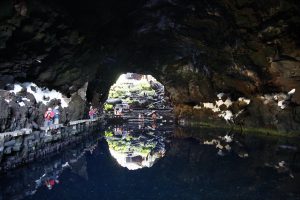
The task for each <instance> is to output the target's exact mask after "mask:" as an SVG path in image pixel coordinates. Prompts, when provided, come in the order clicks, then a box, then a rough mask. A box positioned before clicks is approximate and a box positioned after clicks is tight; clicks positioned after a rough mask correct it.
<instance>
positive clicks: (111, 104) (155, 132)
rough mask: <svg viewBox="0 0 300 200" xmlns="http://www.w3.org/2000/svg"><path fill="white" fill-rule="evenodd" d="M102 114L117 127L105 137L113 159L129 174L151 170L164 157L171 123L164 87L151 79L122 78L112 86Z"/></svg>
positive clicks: (170, 113)
mask: <svg viewBox="0 0 300 200" xmlns="http://www.w3.org/2000/svg"><path fill="white" fill-rule="evenodd" d="M104 110H105V112H106V113H107V114H108V115H110V116H111V117H113V118H114V119H116V120H115V122H116V121H117V122H118V120H119V119H120V120H121V121H122V122H125V123H119V124H118V123H117V125H114V126H112V127H111V128H110V129H109V130H108V131H106V133H105V137H106V141H107V143H108V146H109V151H110V154H111V156H112V157H114V158H115V160H116V161H117V162H118V163H119V165H121V166H122V167H126V168H128V169H130V170H135V169H141V168H144V167H151V166H152V165H153V164H154V163H155V162H156V161H157V160H159V158H161V157H163V156H164V154H165V140H166V138H167V135H168V134H169V133H170V132H171V130H170V127H171V126H170V125H171V124H172V123H173V118H172V108H171V107H170V104H169V98H168V97H167V96H166V95H165V89H164V86H163V85H162V84H161V83H159V82H158V81H157V80H156V79H155V78H154V77H153V76H151V75H141V74H135V73H127V74H122V75H121V76H120V77H119V79H118V80H117V81H116V83H115V84H114V85H112V86H111V88H110V91H109V95H108V99H107V101H106V103H105V105H104Z"/></svg>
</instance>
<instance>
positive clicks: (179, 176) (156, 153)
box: [0, 125, 300, 200]
mask: <svg viewBox="0 0 300 200" xmlns="http://www.w3.org/2000/svg"><path fill="white" fill-rule="evenodd" d="M226 134H227V135H228V136H226V137H224V136H225V135H226ZM106 135H107V138H108V139H105V138H103V137H101V135H100V133H96V134H94V135H92V136H90V138H87V139H86V140H84V141H82V143H81V144H78V145H75V146H74V147H70V148H69V149H67V150H65V151H63V152H61V153H60V154H59V155H56V156H52V157H51V158H48V159H46V160H41V161H39V162H36V163H33V164H30V165H28V166H26V167H23V168H20V169H16V170H13V171H11V172H9V173H6V174H3V175H1V179H0V199H5V200H9V199H45V200H46V199H53V200H58V199H72V200H77V199H78V200H79V199H110V200H113V199H149V200H150V199H197V200H198V199H300V190H299V188H300V157H299V156H300V155H299V146H297V145H299V140H297V139H282V138H269V137H258V136H255V135H251V136H243V135H240V134H237V133H233V132H228V131H226V130H216V129H215V130H211V129H205V128H201V129H200V128H197V129H190V128H189V129H184V128H174V127H172V126H160V127H155V129H153V128H152V127H151V126H147V125H146V126H145V127H144V128H142V127H139V128H138V126H136V127H134V126H130V125H128V126H121V127H117V128H116V127H111V128H109V129H108V130H106ZM231 140H232V141H231ZM149 141H150V142H149ZM113 145H114V146H113ZM118 145H119V146H118ZM130 145H132V146H134V148H133V147H129V146H130ZM113 148H114V149H115V150H116V151H115V154H114V155H117V154H118V153H119V154H118V156H119V158H118V159H119V161H120V160H122V159H123V160H122V161H123V163H122V164H123V166H121V164H120V163H119V162H117V160H116V158H114V157H113V156H112V154H113V153H112V149H113ZM118 151H119V152H118ZM120 151H121V153H120ZM135 151H137V152H135ZM149 151H151V153H150V154H152V155H149V154H148V156H146V155H147V153H148V152H149ZM142 155H143V156H144V157H143V156H142ZM128 166H129V168H139V169H137V170H129V169H128V168H127V167H128ZM51 181H52V183H51V184H52V186H51V187H49V184H50V182H51ZM47 184H48V187H47ZM51 184H50V185H51ZM50 188H51V189H50Z"/></svg>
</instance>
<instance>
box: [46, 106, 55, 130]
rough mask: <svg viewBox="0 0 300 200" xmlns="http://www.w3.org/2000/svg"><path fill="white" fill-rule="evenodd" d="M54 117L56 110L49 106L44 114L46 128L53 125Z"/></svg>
mask: <svg viewBox="0 0 300 200" xmlns="http://www.w3.org/2000/svg"><path fill="white" fill-rule="evenodd" d="M53 117H54V112H53V111H52V108H48V110H47V111H46V112H45V114H44V118H45V123H44V126H45V127H46V128H49V127H51V126H52V124H53Z"/></svg>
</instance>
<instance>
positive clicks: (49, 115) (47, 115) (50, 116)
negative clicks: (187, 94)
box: [44, 110, 54, 120]
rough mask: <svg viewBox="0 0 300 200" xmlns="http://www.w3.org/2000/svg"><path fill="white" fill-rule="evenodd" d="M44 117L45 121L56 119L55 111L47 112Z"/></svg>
mask: <svg viewBox="0 0 300 200" xmlns="http://www.w3.org/2000/svg"><path fill="white" fill-rule="evenodd" d="M44 117H45V119H48V120H50V119H52V118H53V117H54V112H53V111H49V110H47V111H46V112H45V115H44Z"/></svg>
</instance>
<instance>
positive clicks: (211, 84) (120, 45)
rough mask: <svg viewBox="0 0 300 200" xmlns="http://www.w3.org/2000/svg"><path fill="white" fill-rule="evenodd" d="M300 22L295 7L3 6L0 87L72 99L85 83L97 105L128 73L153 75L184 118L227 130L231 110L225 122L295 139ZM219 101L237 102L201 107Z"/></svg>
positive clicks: (158, 1) (142, 2) (275, 1)
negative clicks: (50, 91)
mask: <svg viewBox="0 0 300 200" xmlns="http://www.w3.org/2000/svg"><path fill="white" fill-rule="evenodd" d="M299 13H300V8H299V5H298V2H297V1H296V0H248V1H245V0H224V1H217V0H212V1H196V0H191V1H185V0H125V1H122V2H120V1H117V0H113V1H106V0H102V1H96V0H87V1H84V2H74V1H71V0H63V1H62V0H54V1H52V2H51V3H46V2H41V1H37V0H27V1H25V0H19V1H10V0H4V1H1V3H0V88H1V89H6V87H7V84H8V83H14V82H18V81H19V82H24V81H32V82H35V83H36V84H38V85H40V86H47V87H49V88H55V89H58V90H59V91H61V92H63V93H64V94H65V95H67V96H68V97H70V96H72V95H73V94H75V93H76V92H77V91H78V89H79V88H81V87H82V86H83V85H84V84H85V83H87V82H88V89H87V98H88V101H91V102H93V103H94V104H97V103H99V101H104V100H105V99H106V97H107V93H108V90H109V87H110V85H112V83H113V82H114V81H115V80H116V78H117V77H118V75H119V74H121V73H122V72H128V71H130V72H138V73H144V74H146V73H147V74H152V75H153V76H154V77H155V78H157V79H158V80H159V81H160V82H161V83H163V84H164V85H165V88H166V90H167V91H168V92H169V94H170V97H171V99H172V101H173V103H174V105H175V109H174V110H175V114H176V115H177V116H178V117H179V118H182V119H186V118H187V119H194V120H199V119H200V120H202V121H206V120H214V121H218V122H219V121H220V123H224V122H225V120H223V119H221V120H219V115H220V112H223V111H226V110H229V111H230V112H231V113H232V117H231V119H227V122H228V123H236V124H237V123H239V124H245V125H247V126H254V127H257V126H262V127H267V128H274V129H277V130H283V131H296V130H299V129H300V119H299V118H300V116H299V115H300V114H299V113H300V108H299V104H300V84H299V81H300V78H299V77H300V64H299V61H300V51H299V34H300V33H299V30H300V27H299V26H300V16H299ZM292 89H295V93H294V94H292V95H289V94H288V92H289V91H291V90H292ZM219 93H225V95H224V97H223V101H225V100H226V98H229V97H230V99H231V100H232V101H233V102H234V103H233V104H231V105H230V106H229V107H227V106H226V107H225V106H223V108H220V111H219V112H217V113H214V112H212V111H211V109H208V108H205V106H203V103H204V102H213V103H215V101H216V100H218V97H217V94H219ZM276 95H277V96H276ZM239 97H245V98H247V99H250V101H251V102H250V104H249V105H247V106H246V105H245V104H244V103H243V102H239V101H237V100H238V98H239ZM280 102H281V103H280ZM279 104H284V106H285V108H284V109H282V108H281V106H279ZM198 107H202V108H204V109H195V108H198ZM241 110H242V111H243V112H242V113H241V114H240V111H241Z"/></svg>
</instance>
